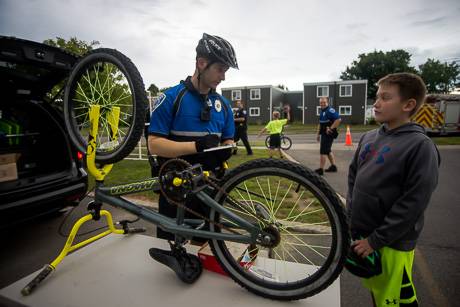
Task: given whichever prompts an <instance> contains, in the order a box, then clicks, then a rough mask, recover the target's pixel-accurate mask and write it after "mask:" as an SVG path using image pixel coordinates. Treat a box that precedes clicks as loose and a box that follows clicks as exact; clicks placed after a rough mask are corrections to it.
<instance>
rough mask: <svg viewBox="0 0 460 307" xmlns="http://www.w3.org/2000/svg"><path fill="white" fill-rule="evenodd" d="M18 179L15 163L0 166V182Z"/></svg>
mask: <svg viewBox="0 0 460 307" xmlns="http://www.w3.org/2000/svg"><path fill="white" fill-rule="evenodd" d="M16 179H18V169H17V166H16V163H8V164H0V182H5V181H11V180H16Z"/></svg>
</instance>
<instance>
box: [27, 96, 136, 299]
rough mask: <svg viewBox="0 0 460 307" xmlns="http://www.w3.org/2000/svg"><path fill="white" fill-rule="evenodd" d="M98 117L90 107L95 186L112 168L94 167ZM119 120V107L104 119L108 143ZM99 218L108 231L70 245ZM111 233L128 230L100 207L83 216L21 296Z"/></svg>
mask: <svg viewBox="0 0 460 307" xmlns="http://www.w3.org/2000/svg"><path fill="white" fill-rule="evenodd" d="M99 116H100V106H99V105H93V106H91V109H90V113H89V120H90V132H89V140H88V147H87V151H86V163H87V167H88V171H89V172H90V173H91V175H93V176H94V178H96V184H97V185H99V184H101V183H102V182H103V181H104V178H105V176H107V175H108V174H109V172H110V171H111V170H112V167H113V164H106V165H104V166H102V167H98V166H97V165H96V144H97V143H96V141H97V132H98V127H99ZM119 118H120V108H119V107H113V108H112V110H111V112H110V113H108V116H107V118H106V120H107V122H108V123H109V125H110V130H111V131H110V132H111V138H110V142H113V143H115V142H117V135H118V122H119ZM93 209H94V208H93ZM101 216H105V217H106V221H107V225H108V227H109V229H108V230H106V231H104V232H102V233H100V234H97V235H95V236H92V237H91V238H89V239H86V240H84V241H82V242H80V243H77V244H74V245H72V244H73V241H74V239H75V237H76V235H77V233H78V230H79V229H80V227H81V226H82V225H83V224H84V223H86V222H88V221H90V220H98V219H99V218H100V217H101ZM132 232H141V230H140V229H135V230H134V231H132ZM111 233H115V234H126V233H128V228H127V227H126V224H124V225H123V229H117V228H115V226H114V224H113V219H112V215H111V214H110V212H109V211H107V210H100V207H99V208H95V212H92V213H89V214H87V215H85V216H83V217H82V218H80V219H79V220H78V221H77V222H76V223H75V224H74V225H73V227H72V231H71V232H70V234H69V237H68V238H67V241H66V243H65V245H64V248H63V249H62V251H61V253H60V254H59V256H57V258H56V259H54V260H53V261H52V262H51V263H50V264H47V265H46V266H45V267H44V268H43V270H42V271H41V272H40V273H39V274H38V275H37V276H36V277H35V278H34V279H33V280H32V281H31V282H30V283H29V284H27V286H25V287H24V288H23V289H22V290H21V293H22V295H29V294H30V293H32V291H33V290H34V289H35V287H37V286H38V284H39V283H40V282H41V281H43V280H44V279H45V278H46V277H47V276H48V275H49V274H50V273H51V272H52V271H53V270H55V269H56V267H57V265H58V264H59V263H60V262H61V261H62V260H63V259H64V258H65V256H67V255H68V254H69V253H71V252H73V251H75V250H77V249H79V248H81V247H83V246H86V245H88V244H89V243H91V242H94V241H96V240H98V239H100V238H103V237H105V236H107V235H109V234H111Z"/></svg>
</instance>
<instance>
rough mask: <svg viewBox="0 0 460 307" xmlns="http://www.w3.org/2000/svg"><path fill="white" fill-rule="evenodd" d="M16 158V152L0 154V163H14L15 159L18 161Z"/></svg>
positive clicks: (17, 155) (17, 156)
mask: <svg viewBox="0 0 460 307" xmlns="http://www.w3.org/2000/svg"><path fill="white" fill-rule="evenodd" d="M18 158H19V154H18V153H9V154H3V155H0V165H2V164H9V163H16V161H18Z"/></svg>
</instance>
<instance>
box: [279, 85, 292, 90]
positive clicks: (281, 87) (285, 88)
mask: <svg viewBox="0 0 460 307" xmlns="http://www.w3.org/2000/svg"><path fill="white" fill-rule="evenodd" d="M277 88H280V89H282V90H285V91H289V89H288V87H287V86H285V85H284V84H278V86H277Z"/></svg>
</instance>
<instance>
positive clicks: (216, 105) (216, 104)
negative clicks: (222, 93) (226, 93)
mask: <svg viewBox="0 0 460 307" xmlns="http://www.w3.org/2000/svg"><path fill="white" fill-rule="evenodd" d="M214 108H215V109H216V111H217V112H220V111H222V103H221V102H220V100H219V99H216V100H215V101H214Z"/></svg>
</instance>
